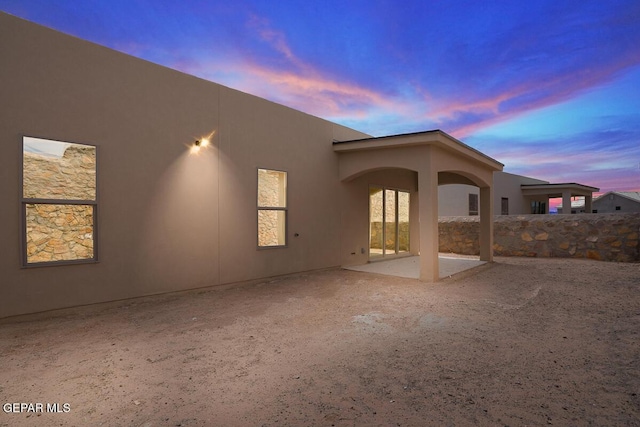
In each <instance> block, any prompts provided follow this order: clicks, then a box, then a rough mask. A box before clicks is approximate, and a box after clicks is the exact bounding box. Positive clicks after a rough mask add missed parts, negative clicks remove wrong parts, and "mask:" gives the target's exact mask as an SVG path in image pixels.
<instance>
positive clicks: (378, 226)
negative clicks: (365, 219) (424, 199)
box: [369, 187, 409, 258]
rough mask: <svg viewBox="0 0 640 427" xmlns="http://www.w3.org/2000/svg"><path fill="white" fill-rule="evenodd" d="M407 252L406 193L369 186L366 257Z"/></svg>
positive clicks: (407, 214)
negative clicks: (367, 250) (367, 253)
mask: <svg viewBox="0 0 640 427" xmlns="http://www.w3.org/2000/svg"><path fill="white" fill-rule="evenodd" d="M408 251H409V193H408V192H406V191H400V190H393V189H389V188H381V187H370V188H369V257H370V258H377V257H385V256H390V255H396V254H399V253H402V252H408Z"/></svg>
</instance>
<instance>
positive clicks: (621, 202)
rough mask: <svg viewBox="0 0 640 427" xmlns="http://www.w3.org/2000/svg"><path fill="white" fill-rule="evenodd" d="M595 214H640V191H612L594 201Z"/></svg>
mask: <svg viewBox="0 0 640 427" xmlns="http://www.w3.org/2000/svg"><path fill="white" fill-rule="evenodd" d="M593 212H594V213H609V212H640V192H639V191H610V192H608V193H605V194H603V195H601V196H600V197H598V198H596V199H594V201H593Z"/></svg>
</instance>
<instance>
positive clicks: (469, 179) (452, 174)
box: [438, 170, 491, 188]
mask: <svg viewBox="0 0 640 427" xmlns="http://www.w3.org/2000/svg"><path fill="white" fill-rule="evenodd" d="M448 184H466V185H474V186H476V187H480V188H482V187H488V186H490V185H491V184H490V183H488V182H485V180H483V179H482V178H480V177H479V176H477V175H476V174H474V173H471V172H468V171H461V170H447V171H439V172H438V185H448Z"/></svg>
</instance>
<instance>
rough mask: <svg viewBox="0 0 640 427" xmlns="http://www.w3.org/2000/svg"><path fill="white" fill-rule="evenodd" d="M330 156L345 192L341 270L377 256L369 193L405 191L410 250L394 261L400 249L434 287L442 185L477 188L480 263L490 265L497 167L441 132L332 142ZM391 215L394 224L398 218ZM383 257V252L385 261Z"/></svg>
mask: <svg viewBox="0 0 640 427" xmlns="http://www.w3.org/2000/svg"><path fill="white" fill-rule="evenodd" d="M334 152H336V153H337V154H338V161H339V175H340V181H341V182H342V183H343V185H344V187H345V190H346V191H345V192H344V194H345V197H344V199H343V201H342V203H341V205H342V209H343V212H342V231H343V233H342V235H343V242H342V249H341V252H342V265H343V266H344V267H353V266H357V265H364V264H367V263H369V262H371V261H372V255H373V258H378V257H379V255H380V254H379V253H378V252H374V251H372V249H371V248H372V245H371V230H370V227H371V212H370V211H371V207H370V200H369V198H370V195H371V194H372V193H371V191H372V189H374V190H375V191H377V189H383V191H384V189H387V188H389V189H391V191H396V190H406V193H407V194H408V199H409V208H408V211H409V225H408V229H409V244H408V250H406V243H404V242H403V244H402V245H400V244H399V243H396V244H395V251H393V253H392V256H399V255H400V254H399V252H398V248H400V247H401V246H402V248H403V249H405V253H404V255H408V254H411V255H414V256H416V257H417V258H416V259H415V261H417V262H418V264H419V269H418V271H419V276H418V278H419V279H420V280H422V281H426V282H435V281H438V280H439V279H440V277H441V274H440V269H441V263H440V262H439V259H438V186H439V185H444V184H467V185H474V186H477V187H479V189H480V212H481V213H480V239H479V240H480V260H481V261H483V262H491V261H492V260H493V172H494V171H500V170H502V167H503V165H502V164H501V163H499V162H498V161H496V160H494V159H492V158H491V157H489V156H487V155H485V154H483V153H481V152H479V151H477V150H475V149H473V148H471V147H469V146H468V145H466V144H464V143H462V142H460V141H458V140H457V139H455V138H453V137H452V136H450V135H448V134H446V133H445V132H442V131H440V130H434V131H427V132H418V133H411V134H402V135H392V136H386V137H376V138H366V139H358V140H351V141H335V142H334ZM394 194H396V196H395V197H394V198H391V199H390V200H396V198H398V197H399V196H400V195H401V194H403V192H396V193H394ZM394 203H395V202H394ZM394 206H398V204H397V203H396V204H395V205H394ZM392 215H396V216H395V218H398V215H397V214H396V213H394V212H392ZM396 221H398V220H397V219H396ZM385 227H386V225H385ZM398 227H399V225H396V230H399V228H398ZM384 244H387V242H385V243H384ZM365 248H366V249H365ZM390 248H393V245H391V246H390ZM385 252H386V249H385V250H383V251H382V253H383V255H384V253H385Z"/></svg>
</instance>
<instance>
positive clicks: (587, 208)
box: [584, 196, 593, 213]
mask: <svg viewBox="0 0 640 427" xmlns="http://www.w3.org/2000/svg"><path fill="white" fill-rule="evenodd" d="M592 202H593V196H584V212H585V213H593V204H592Z"/></svg>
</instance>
